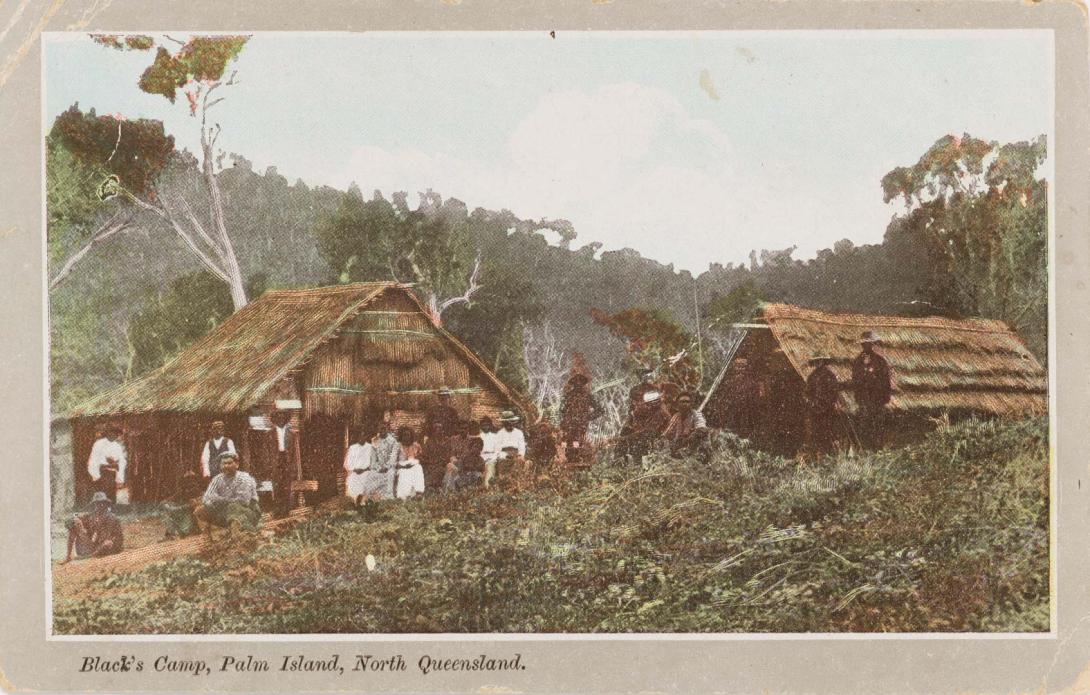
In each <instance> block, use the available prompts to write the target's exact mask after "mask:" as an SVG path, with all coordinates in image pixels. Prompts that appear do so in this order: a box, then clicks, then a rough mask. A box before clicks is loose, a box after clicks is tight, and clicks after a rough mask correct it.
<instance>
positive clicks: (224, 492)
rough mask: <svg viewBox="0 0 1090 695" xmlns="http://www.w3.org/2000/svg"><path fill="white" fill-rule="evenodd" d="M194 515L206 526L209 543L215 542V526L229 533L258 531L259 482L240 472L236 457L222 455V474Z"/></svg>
mask: <svg viewBox="0 0 1090 695" xmlns="http://www.w3.org/2000/svg"><path fill="white" fill-rule="evenodd" d="M193 516H194V517H195V518H196V519H197V522H198V524H199V525H200V526H203V527H204V531H205V533H206V534H207V535H208V540H212V527H213V526H220V527H224V528H226V529H227V530H228V532H230V533H235V532H237V531H240V530H242V529H244V528H245V529H247V530H251V531H252V530H255V529H257V527H258V524H260V523H261V507H260V506H259V504H258V499H257V481H255V480H254V479H253V476H251V475H250V474H249V473H246V472H245V471H240V470H239V469H238V455H237V454H232V453H230V452H228V453H225V454H221V455H220V473H219V475H217V476H216V477H215V478H212V482H211V483H209V484H208V489H207V490H205V491H204V496H203V497H202V498H201V505H200V506H198V507H197V509H196V510H194V512H193Z"/></svg>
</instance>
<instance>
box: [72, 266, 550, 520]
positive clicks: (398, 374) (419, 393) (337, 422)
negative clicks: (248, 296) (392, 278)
mask: <svg viewBox="0 0 1090 695" xmlns="http://www.w3.org/2000/svg"><path fill="white" fill-rule="evenodd" d="M444 386H446V387H448V388H449V389H450V390H451V391H452V392H453V395H452V403H451V405H453V406H454V408H455V409H456V410H457V411H458V413H459V415H460V417H462V418H470V417H472V418H474V419H477V418H480V417H484V416H490V417H493V418H495V417H496V416H498V415H499V413H500V412H501V411H503V410H507V409H510V410H515V411H519V412H522V413H523V415H524V416H527V417H533V406H532V405H531V404H530V403H529V402H528V401H526V400H525V399H524V398H523V397H521V396H520V395H518V394H517V393H516V392H514V391H513V390H512V389H510V388H509V387H508V386H506V385H505V384H504V383H503V382H501V381H500V380H499V378H497V377H496V375H495V374H494V373H492V371H491V370H489V368H488V367H487V366H485V364H484V363H483V362H481V360H480V359H479V358H478V357H477V356H476V355H475V354H474V353H473V352H472V351H471V350H470V349H469V348H468V347H466V346H465V345H463V344H462V343H461V342H460V341H459V340H458V339H457V338H455V337H454V336H453V335H451V334H450V333H448V332H447V331H445V330H444V329H443V328H441V327H439V326H436V325H435V324H434V322H433V321H432V320H431V315H430V313H429V312H428V309H427V307H426V306H425V305H424V304H423V303H422V302H421V301H420V299H419V298H418V297H417V296H416V294H415V293H413V291H412V290H411V289H410V288H409V287H408V286H405V285H399V284H394V283H358V284H352V285H340V286H334V287H320V288H316V289H303V290H278V291H271V292H268V293H266V294H265V295H263V296H262V297H261V298H259V299H257V300H255V301H254V302H252V303H250V304H249V305H247V306H246V307H244V308H243V309H241V310H239V311H238V312H237V313H235V314H234V315H233V316H231V317H230V318H229V319H227V320H226V321H224V323H223V324H221V325H220V326H218V327H217V328H216V329H214V330H213V331H211V332H209V333H208V334H207V335H205V336H204V337H202V338H201V339H200V340H198V341H197V342H195V343H194V344H193V345H191V346H190V347H189V348H187V349H186V350H184V351H183V352H182V353H180V354H179V355H178V356H176V357H175V358H174V359H172V360H171V361H170V362H168V363H167V364H165V365H164V366H163V367H161V368H159V369H158V370H156V371H154V372H152V373H150V374H148V375H146V376H144V377H141V378H139V379H135V380H133V381H130V382H127V383H125V384H122V385H121V386H119V387H118V388H116V389H114V390H112V391H109V392H107V393H104V394H101V395H100V396H97V397H96V398H94V399H92V400H90V401H89V402H87V403H84V404H82V405H80V406H79V407H77V408H75V409H74V411H73V412H72V413H71V414H70V417H71V422H72V434H73V440H72V454H73V462H74V467H75V476H76V478H75V479H76V494H77V497H78V498H79V499H85V498H86V496H87V492H88V487H89V483H90V479H89V476H88V475H87V471H86V462H87V458H88V456H89V453H90V449H91V445H92V443H93V442H94V439H95V437H96V435H97V433H98V432H100V431H101V430H102V428H103V427H104V426H105V425H106V424H107V423H118V424H120V425H121V426H122V429H123V430H124V433H125V434H124V442H125V445H126V447H127V450H128V455H129V472H130V474H129V479H130V482H131V490H132V498H133V500H157V499H162V498H164V497H166V496H168V495H170V494H171V492H172V491H173V489H174V485H175V482H176V481H177V480H178V478H179V477H180V476H181V475H182V473H183V472H184V471H186V470H195V469H196V468H197V466H198V462H199V457H200V451H201V447H202V446H203V444H204V442H205V441H207V438H208V427H209V423H210V422H211V421H213V420H216V419H219V420H223V421H224V422H225V423H226V425H227V432H228V436H230V437H231V438H232V439H234V441H235V444H236V446H237V447H238V448H239V455H240V457H241V459H242V463H243V465H244V466H249V468H250V469H251V470H252V471H254V473H255V474H256V475H259V476H260V475H262V474H263V473H264V472H266V471H267V468H266V467H267V466H268V465H269V464H270V462H271V460H272V457H273V456H274V454H273V453H272V451H271V446H270V441H271V439H272V437H271V436H270V432H269V430H268V424H267V422H268V416H269V414H270V413H271V412H272V411H273V410H275V409H277V408H281V409H290V410H291V412H292V414H293V425H294V427H295V428H296V430H297V431H298V432H299V446H300V460H301V462H302V476H303V478H304V479H307V480H316V481H318V483H319V494H318V497H319V498H320V497H327V496H330V495H333V494H336V493H337V492H338V491H339V489H340V485H341V480H342V477H343V476H342V474H343V472H342V470H341V464H342V460H343V456H344V450H345V446H346V443H347V442H346V440H347V437H348V436H349V430H350V428H351V427H352V426H353V425H355V424H359V423H361V422H363V421H365V420H369V419H372V418H378V417H381V415H382V413H383V412H385V411H391V412H392V413H393V416H394V421H395V424H396V425H397V426H400V425H409V426H414V427H418V426H419V425H420V424H421V423H422V422H423V419H424V411H425V410H426V409H427V408H428V407H430V406H431V405H433V404H434V403H436V401H437V398H438V397H437V392H438V390H439V389H440V388H441V387H444Z"/></svg>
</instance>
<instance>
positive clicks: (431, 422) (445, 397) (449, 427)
mask: <svg viewBox="0 0 1090 695" xmlns="http://www.w3.org/2000/svg"><path fill="white" fill-rule="evenodd" d="M435 395H436V396H437V397H438V399H439V400H438V402H437V403H436V404H435V405H433V406H432V407H431V408H428V410H427V412H425V413H424V436H425V437H430V436H432V430H433V429H435V424H436V423H442V425H443V432H445V433H446V435H447V436H449V435H450V433H451V432H453V431H454V423H456V422H457V421H458V411H457V410H455V409H454V406H452V405H451V404H450V401H451V396H452V395H454V392H453V391H451V390H450V387H449V386H441V387H439V390H438V391H436V394H435Z"/></svg>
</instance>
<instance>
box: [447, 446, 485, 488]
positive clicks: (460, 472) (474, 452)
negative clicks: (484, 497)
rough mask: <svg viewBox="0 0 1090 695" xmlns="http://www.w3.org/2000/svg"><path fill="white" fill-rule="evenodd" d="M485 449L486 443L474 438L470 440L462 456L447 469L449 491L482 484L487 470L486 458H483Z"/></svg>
mask: <svg viewBox="0 0 1090 695" xmlns="http://www.w3.org/2000/svg"><path fill="white" fill-rule="evenodd" d="M483 449H484V442H482V441H481V440H480V438H478V437H473V438H471V439H470V440H469V443H468V445H467V446H466V448H465V449H463V450H462V452H461V455H460V456H458V458H457V459H455V460H454V461H452V462H451V464H450V466H449V467H448V468H447V479H446V481H445V484H446V488H447V489H448V490H463V489H465V488H467V487H475V486H477V485H480V484H481V482H482V481H483V480H484V470H485V466H484V457H483V456H481V451H482V450H483Z"/></svg>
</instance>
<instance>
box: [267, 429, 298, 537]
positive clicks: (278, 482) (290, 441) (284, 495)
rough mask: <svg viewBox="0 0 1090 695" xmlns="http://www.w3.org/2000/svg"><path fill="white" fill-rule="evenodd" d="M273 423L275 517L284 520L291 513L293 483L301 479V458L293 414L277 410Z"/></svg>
mask: <svg viewBox="0 0 1090 695" xmlns="http://www.w3.org/2000/svg"><path fill="white" fill-rule="evenodd" d="M272 421H273V428H272V444H273V475H272V479H273V501H274V504H275V510H274V511H275V516H276V517H277V518H278V519H282V518H284V517H286V516H287V515H288V512H290V511H291V506H292V491H291V481H293V480H296V479H297V478H298V477H299V458H298V456H297V447H296V440H295V437H296V435H295V428H294V427H292V426H291V414H290V413H288V412H287V411H286V410H277V411H276V412H274V413H273V415H272Z"/></svg>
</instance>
